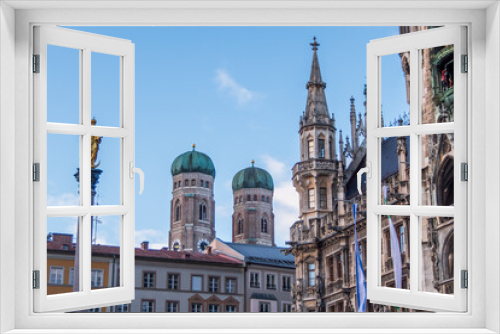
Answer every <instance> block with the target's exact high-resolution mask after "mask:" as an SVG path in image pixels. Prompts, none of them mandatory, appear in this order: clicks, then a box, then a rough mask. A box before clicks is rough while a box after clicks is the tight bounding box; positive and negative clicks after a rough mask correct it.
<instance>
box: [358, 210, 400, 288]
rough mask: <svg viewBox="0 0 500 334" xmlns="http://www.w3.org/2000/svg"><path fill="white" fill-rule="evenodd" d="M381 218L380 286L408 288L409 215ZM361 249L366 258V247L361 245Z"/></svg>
mask: <svg viewBox="0 0 500 334" xmlns="http://www.w3.org/2000/svg"><path fill="white" fill-rule="evenodd" d="M381 218H382V225H381V226H382V229H381V236H382V240H381V243H380V245H381V259H382V269H381V280H380V282H381V286H385V287H390V288H396V287H398V288H401V289H407V290H409V289H410V257H409V249H410V248H409V245H408V242H407V240H409V231H410V217H408V216H382V217H381ZM391 224H392V226H391ZM391 229H392V231H391ZM365 245H366V244H365ZM363 251H364V252H365V254H364V258H366V247H363ZM363 264H364V263H363Z"/></svg>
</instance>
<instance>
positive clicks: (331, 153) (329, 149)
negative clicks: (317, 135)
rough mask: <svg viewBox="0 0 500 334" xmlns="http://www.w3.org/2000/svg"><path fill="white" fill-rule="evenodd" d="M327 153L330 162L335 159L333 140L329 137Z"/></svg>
mask: <svg viewBox="0 0 500 334" xmlns="http://www.w3.org/2000/svg"><path fill="white" fill-rule="evenodd" d="M328 151H329V153H330V160H333V159H334V158H335V157H334V156H333V138H332V137H330V140H329V141H328Z"/></svg>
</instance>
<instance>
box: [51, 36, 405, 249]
mask: <svg viewBox="0 0 500 334" xmlns="http://www.w3.org/2000/svg"><path fill="white" fill-rule="evenodd" d="M72 29H78V30H82V31H88V32H92V33H97V34H102V35H107V36H114V37H119V38H124V39H129V40H131V41H132V42H133V43H135V52H136V65H135V66H136V67H135V70H136V84H135V87H136V96H135V98H136V129H135V130H136V166H138V167H140V168H141V169H142V170H143V171H144V172H145V174H146V185H145V190H144V194H143V195H141V196H139V195H137V196H136V244H137V245H138V244H139V243H140V242H141V241H143V240H148V241H150V245H151V247H154V248H159V247H162V246H166V245H167V243H168V229H169V225H170V222H169V217H170V201H171V199H172V178H171V174H170V165H171V163H172V161H173V160H174V159H175V157H176V156H178V155H179V154H182V153H183V152H185V151H188V150H190V149H191V145H192V144H193V143H195V144H196V145H197V150H199V151H202V152H204V153H206V154H208V155H209V156H210V157H211V158H212V160H213V161H214V164H215V168H216V171H217V176H216V179H215V201H216V214H215V227H216V235H217V237H219V238H221V239H223V240H231V215H232V189H231V180H232V177H233V176H234V174H236V173H237V172H238V171H239V170H241V169H243V168H246V167H248V166H250V161H251V160H252V159H254V160H255V161H256V163H255V165H256V166H258V167H262V168H265V169H267V170H268V171H269V172H270V173H271V175H272V176H273V178H274V182H275V196H274V213H275V225H276V227H275V235H276V243H277V244H278V245H281V246H283V245H284V242H285V241H286V240H288V238H289V232H288V228H289V226H290V225H291V224H293V223H294V222H295V220H297V215H298V196H297V195H296V192H295V189H294V188H293V186H292V185H291V181H290V179H291V168H292V167H293V165H294V164H295V163H296V162H298V159H299V136H298V130H299V127H298V121H299V116H300V115H301V114H302V112H303V110H304V108H305V104H306V98H307V90H306V88H305V85H306V83H307V81H308V78H309V73H310V67H311V61H312V51H311V46H310V45H309V43H310V42H311V41H312V38H313V36H316V37H317V40H318V42H319V43H320V47H319V51H318V56H319V61H320V66H321V71H322V77H323V81H325V82H326V83H327V88H326V95H327V101H328V107H329V111H330V113H334V114H335V117H336V120H337V129H339V130H340V129H342V130H343V133H344V136H346V135H348V134H349V133H350V125H349V106H350V101H349V99H350V97H351V96H354V98H355V99H356V110H357V112H358V113H362V114H363V115H364V107H363V102H364V96H363V88H364V84H365V81H366V44H367V43H368V42H369V41H370V40H372V39H377V38H382V37H387V36H393V35H397V34H399V31H398V27H73V28H72ZM60 49H61V48H57V47H51V49H49V59H48V61H49V73H50V74H49V78H48V80H49V81H48V86H49V93H48V95H49V98H48V110H49V111H48V113H49V115H48V120H49V121H57V122H76V121H77V120H78V109H77V108H78V53H76V56H75V53H74V52H75V51H74V50H60ZM386 57H387V58H388V59H387V60H385V59H384V61H383V69H382V80H383V89H382V94H383V96H382V100H383V109H384V113H385V116H384V118H385V120H386V122H387V120H392V119H394V118H396V117H397V115H399V114H401V113H402V112H405V111H407V110H408V104H407V103H406V91H405V87H404V77H403V72H402V70H401V62H400V61H399V56H397V55H394V56H386ZM118 64H119V63H118V60H117V59H116V57H114V56H108V55H99V54H93V56H92V110H93V115H94V116H95V117H96V118H97V121H98V124H99V125H109V126H114V125H117V124H118V109H117V108H118V106H119V100H118V92H119V86H118V85H119V82H118V73H119V72H118V70H119V66H118ZM386 64H387V65H386ZM75 103H76V104H75ZM68 110H73V111H72V112H68ZM75 112H76V113H75ZM75 115H76V116H75ZM75 117H76V118H75ZM52 137H55V138H52ZM57 137H68V136H64V135H49V139H48V145H49V155H48V159H49V163H48V181H49V185H48V188H49V189H48V198H49V204H52V205H54V204H71V203H74V202H75V200H76V198H77V197H76V196H78V184H77V182H76V180H75V178H74V176H73V174H75V172H76V167H78V139H77V138H70V139H68V140H60V138H57ZM65 139H66V138H65ZM337 140H338V138H337ZM51 147H53V148H54V149H53V150H52V152H57V153H50V152H51V151H50V148H51ZM63 152H64V153H63ZM118 158H119V143H118V142H117V140H116V139H111V138H103V139H102V143H101V146H100V151H99V157H98V160H100V162H101V165H100V166H99V168H101V169H102V170H103V171H104V172H103V174H102V175H101V178H100V183H99V185H98V193H99V195H98V200H99V204H117V203H116V201H117V198H119V197H118V192H117V189H118V186H119V184H118V181H119V180H118V178H117V176H116V175H117V171H119V161H118V160H119V159H118ZM137 185H138V183H137ZM100 219H101V221H102V226H100V227H99V229H100V230H99V231H100V232H99V237H98V241H99V242H101V243H110V244H115V243H116V242H117V240H118V239H117V236H116V233H111V232H110V231H111V230H110V229H108V228H107V227H106V226H108V225H113V226H114V225H115V224H116V221H117V219H118V217H100ZM62 221H63V220H61V222H62ZM73 221H74V220H73ZM54 224H55V223H54ZM54 224H52V220H51V222H50V223H49V232H50V231H52V232H54V231H61V232H62V231H69V230H68V228H67V226H66V225H65V224H66V223H60V224H57V225H54ZM71 225H74V226H76V224H71ZM114 230H116V228H115V229H114Z"/></svg>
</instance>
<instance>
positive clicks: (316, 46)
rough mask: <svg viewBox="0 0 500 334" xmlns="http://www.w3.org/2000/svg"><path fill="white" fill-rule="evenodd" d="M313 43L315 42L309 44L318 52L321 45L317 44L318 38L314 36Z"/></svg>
mask: <svg viewBox="0 0 500 334" xmlns="http://www.w3.org/2000/svg"><path fill="white" fill-rule="evenodd" d="M313 41H314V42H313V43H309V44H310V45H311V46H312V47H313V51H316V50H318V46H319V43H318V42H316V36H314V38H313Z"/></svg>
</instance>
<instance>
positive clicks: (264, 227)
mask: <svg viewBox="0 0 500 334" xmlns="http://www.w3.org/2000/svg"><path fill="white" fill-rule="evenodd" d="M260 231H261V232H262V233H267V219H266V217H262V221H261V228H260Z"/></svg>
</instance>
